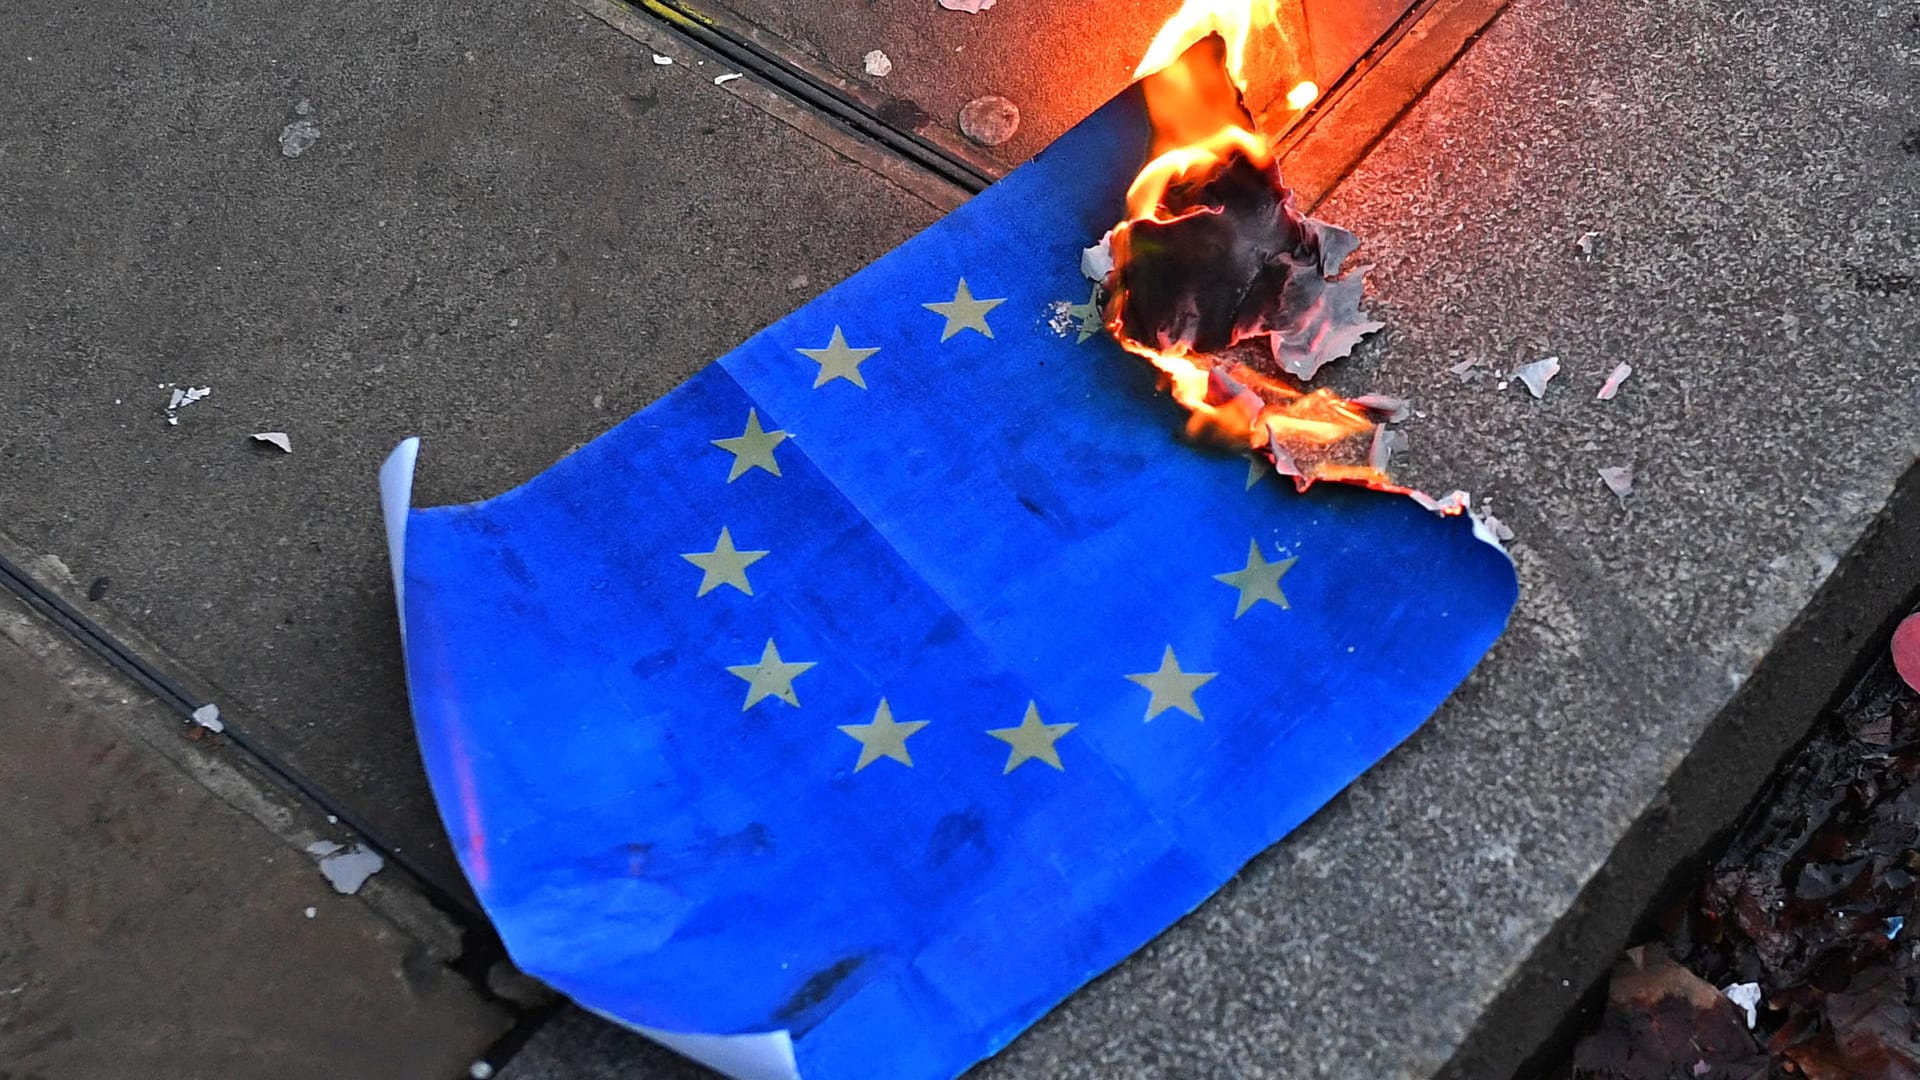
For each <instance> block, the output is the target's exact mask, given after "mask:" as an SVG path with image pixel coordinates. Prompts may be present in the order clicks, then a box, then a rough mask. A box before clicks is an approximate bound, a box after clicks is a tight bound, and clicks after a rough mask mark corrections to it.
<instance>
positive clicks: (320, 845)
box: [307, 840, 387, 896]
mask: <svg viewBox="0 0 1920 1080" xmlns="http://www.w3.org/2000/svg"><path fill="white" fill-rule="evenodd" d="M307 854H309V855H312V856H314V857H316V858H318V859H319V860H320V873H321V874H322V875H324V876H325V877H326V879H327V883H328V884H330V885H332V886H333V891H334V892H337V893H339V894H340V895H342V896H352V895H353V894H354V893H357V892H359V891H360V886H362V885H365V884H366V883H367V879H368V878H370V877H372V876H373V875H375V874H377V873H379V872H380V869H381V867H384V866H386V865H387V860H385V859H383V858H381V857H380V853H379V852H377V851H369V850H367V849H366V848H363V847H361V846H360V845H359V844H355V845H353V846H352V847H350V848H345V849H342V848H341V846H340V845H339V844H336V843H334V842H333V841H331V840H321V841H319V842H317V843H312V844H308V845H307Z"/></svg>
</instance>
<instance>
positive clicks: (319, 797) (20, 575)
mask: <svg viewBox="0 0 1920 1080" xmlns="http://www.w3.org/2000/svg"><path fill="white" fill-rule="evenodd" d="M0 588H4V589H6V590H7V591H8V592H10V593H12V594H13V595H15V596H17V597H19V598H20V600H21V601H22V602H23V603H25V604H26V605H27V606H28V607H29V608H32V609H33V610H34V611H35V612H37V613H38V614H40V615H41V616H42V617H44V618H45V619H46V620H47V621H49V622H51V623H53V624H54V625H55V626H57V627H59V628H60V629H61V630H62V631H64V632H65V633H66V634H68V635H69V636H70V637H72V638H73V639H74V640H76V641H78V642H80V643H81V644H82V645H84V646H86V647H87V649H89V650H90V651H92V652H93V653H94V654H96V655H97V656H99V657H100V658H101V659H102V660H105V661H106V662H107V663H108V664H109V665H111V666H112V667H113V669H114V670H115V671H118V672H119V673H121V674H122V675H125V676H126V677H127V678H129V679H132V680H133V681H134V682H136V683H138V684H140V686H141V687H142V688H144V689H145V690H146V691H147V692H148V693H151V694H152V695H153V696H154V697H156V698H158V699H160V700H161V701H162V702H164V703H165V704H166V705H167V706H168V707H170V708H172V709H173V710H174V711H175V712H177V713H179V714H180V716H181V717H182V719H184V720H188V721H191V719H192V717H193V713H194V711H195V710H196V709H199V708H200V707H201V706H203V705H207V704H209V702H205V701H202V700H200V699H199V698H198V697H197V696H195V695H194V694H192V693H191V692H189V691H188V690H187V689H186V688H185V687H183V686H181V685H180V684H179V683H178V682H176V681H175V680H174V679H173V678H171V677H170V676H168V675H167V674H166V673H165V672H163V671H161V670H160V669H159V668H158V667H156V666H154V665H153V664H152V663H149V662H148V661H147V659H146V658H145V657H143V656H141V655H140V654H139V653H137V652H135V651H134V650H133V649H131V648H128V647H127V645H126V644H124V643H123V642H121V641H120V640H119V639H118V638H115V637H114V636H113V635H112V634H110V633H108V632H107V631H106V630H104V629H103V628H101V627H100V625H99V624H97V623H95V622H94V621H93V620H91V619H89V618H87V617H86V616H85V615H83V614H81V613H80V612H79V611H77V610H75V609H74V607H73V606H72V605H70V604H68V603H67V602H66V601H65V600H63V599H61V598H60V596H59V595H58V594H56V593H54V592H53V591H52V590H51V589H48V588H46V587H45V586H43V585H41V584H40V583H39V582H38V581H36V580H35V579H34V578H33V577H32V576H31V575H29V574H28V573H27V572H26V571H24V570H22V569H21V568H20V567H18V566H15V565H14V564H13V563H12V562H11V561H9V560H8V559H7V558H6V556H4V555H0ZM222 734H223V735H225V736H226V738H227V740H228V741H229V742H231V743H232V744H233V745H234V746H235V747H237V748H239V750H240V751H241V752H242V753H244V754H246V755H247V756H248V757H249V758H251V759H252V760H253V762H254V763H255V764H257V765H258V766H259V767H260V769H261V770H262V771H263V772H265V773H266V774H267V775H268V776H271V777H272V778H273V779H274V780H275V781H276V782H277V783H279V784H280V785H282V786H283V787H285V788H286V789H288V790H290V791H292V792H293V793H294V794H296V795H298V796H300V797H301V798H302V799H305V800H307V801H308V802H310V803H312V804H313V805H315V806H317V807H319V808H320V809H321V810H322V811H324V812H325V813H327V814H328V815H330V816H332V817H334V818H336V819H338V820H339V822H340V824H341V825H343V826H345V827H346V828H347V829H348V830H349V831H351V832H352V833H354V834H355V835H356V836H358V837H359V838H360V839H361V841H362V842H363V843H364V844H365V845H366V846H367V847H369V848H372V849H373V850H375V851H377V852H379V853H380V855H381V857H382V858H384V859H386V860H387V861H388V862H389V863H391V864H392V865H394V866H395V867H397V868H399V869H400V870H401V871H402V872H403V873H405V874H406V875H407V876H408V877H410V878H412V879H413V882H414V884H415V885H416V886H417V887H418V888H419V890H420V891H421V893H423V894H424V895H425V896H426V897H427V899H428V901H429V902H431V903H432V904H433V905H434V906H435V907H437V908H439V909H441V910H442V911H444V912H446V913H447V915H448V916H449V917H451V918H453V919H455V920H456V921H457V922H458V923H459V924H460V925H461V927H462V928H463V929H466V930H475V929H480V930H482V931H484V933H486V934H487V935H489V936H490V935H492V933H493V930H492V926H491V924H489V923H488V922H487V919H486V916H485V915H484V914H483V913H481V911H480V909H479V908H478V907H477V906H475V905H474V903H473V902H472V901H471V900H469V899H468V898H467V897H466V896H465V895H463V894H462V893H461V892H460V891H459V890H458V889H455V888H449V887H448V885H447V884H446V883H445V882H442V881H440V880H439V879H438V878H436V877H435V876H434V875H433V874H432V873H431V872H430V871H428V870H427V868H426V867H425V866H423V865H421V864H420V863H419V862H417V861H416V860H414V858H413V857H412V856H410V855H408V854H406V853H405V852H403V851H399V850H396V849H395V848H394V846H393V845H391V844H388V843H387V842H386V841H385V840H383V839H382V838H381V837H380V835H379V834H378V833H376V832H374V830H373V829H372V827H371V826H369V825H368V823H367V822H366V821H365V820H364V819H363V818H361V817H360V816H359V815H358V814H356V813H354V812H353V811H352V810H351V809H349V808H348V807H347V806H346V805H345V804H343V803H341V802H340V801H339V800H337V799H335V798H334V797H333V796H331V795H329V794H328V793H327V792H326V790H325V789H323V788H321V787H320V786H319V785H318V784H315V783H314V782H313V781H312V780H310V779H308V778H307V777H306V776H305V775H304V774H302V773H301V772H300V771H299V770H298V769H295V768H294V767H293V766H292V765H290V764H288V763H287V762H286V761H284V760H282V759H281V758H280V757H279V756H278V755H277V754H275V753H273V752H272V751H271V750H268V749H267V748H266V747H265V746H264V745H262V744H261V743H260V742H259V741H258V740H256V739H253V738H251V737H250V736H248V735H247V734H246V733H245V732H243V731H241V730H239V729H237V728H235V727H234V726H233V724H232V723H230V722H229V723H227V725H226V728H225V730H224V731H223V732H222Z"/></svg>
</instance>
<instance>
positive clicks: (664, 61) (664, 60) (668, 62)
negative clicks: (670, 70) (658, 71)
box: [653, 53, 673, 67]
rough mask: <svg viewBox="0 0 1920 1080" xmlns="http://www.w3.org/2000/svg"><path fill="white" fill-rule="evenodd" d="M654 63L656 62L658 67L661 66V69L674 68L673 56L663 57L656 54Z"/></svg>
mask: <svg viewBox="0 0 1920 1080" xmlns="http://www.w3.org/2000/svg"><path fill="white" fill-rule="evenodd" d="M653 62H654V63H655V64H657V65H659V66H660V67H672V66H673V57H671V56H661V55H660V54H659V53H654V54H653Z"/></svg>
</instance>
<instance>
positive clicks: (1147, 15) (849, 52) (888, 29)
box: [674, 0, 1414, 175]
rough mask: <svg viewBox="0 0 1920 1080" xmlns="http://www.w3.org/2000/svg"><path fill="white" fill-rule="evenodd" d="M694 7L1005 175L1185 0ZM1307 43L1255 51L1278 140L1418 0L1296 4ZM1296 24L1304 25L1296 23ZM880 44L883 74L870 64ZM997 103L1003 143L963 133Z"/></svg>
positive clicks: (1107, 86) (914, 0)
mask: <svg viewBox="0 0 1920 1080" xmlns="http://www.w3.org/2000/svg"><path fill="white" fill-rule="evenodd" d="M674 6H675V7H677V8H681V9H684V10H689V11H697V12H699V13H700V14H701V15H702V16H703V17H706V18H710V19H713V20H716V21H718V22H719V23H721V24H723V25H726V26H727V27H729V28H730V29H731V30H733V31H734V32H735V33H737V34H739V35H741V36H744V37H747V38H749V39H750V40H752V41H755V42H756V43H759V44H762V45H764V46H765V47H767V48H769V49H771V50H772V51H773V52H774V53H775V54H777V55H780V56H782V57H783V58H785V59H787V60H788V61H789V62H791V63H793V64H795V65H796V66H800V67H803V68H805V69H806V70H808V71H810V72H812V73H814V74H815V75H816V77H818V78H820V79H822V80H823V81H825V82H827V83H829V84H832V85H835V86H839V87H842V88H844V89H845V90H846V91H848V92H849V93H851V94H853V95H854V96H856V97H857V98H858V99H860V100H862V101H864V102H867V103H869V104H870V105H872V106H873V107H874V108H875V109H876V111H877V112H878V114H879V115H880V117H881V118H882V119H883V120H885V121H886V122H888V123H889V124H890V125H892V126H893V127H895V128H896V129H898V130H900V131H903V132H906V133H913V134H919V135H921V136H923V137H926V138H929V139H930V140H931V141H933V142H935V143H936V144H937V145H940V146H942V147H944V148H947V149H948V150H949V151H950V152H952V153H954V154H955V155H957V156H961V157H964V158H966V159H968V160H971V161H974V162H976V163H978V164H979V165H980V166H981V167H982V168H983V169H984V170H985V171H987V172H989V173H990V174H995V175H997V174H998V173H1000V172H1004V171H1005V170H1006V169H1009V168H1012V167H1013V166H1015V165H1018V164H1019V163H1020V162H1022V161H1025V160H1026V159H1027V158H1030V157H1032V156H1033V155H1034V154H1035V153H1037V152H1038V151H1039V150H1040V149H1041V148H1042V147H1044V146H1046V145H1047V144H1048V143H1050V142H1052V141H1053V140H1054V139H1056V138H1058V137H1059V136H1060V134H1061V133H1062V132H1064V131H1066V129H1067V128H1069V127H1072V126H1073V125H1074V124H1075V123H1078V122H1079V121H1080V120H1081V119H1082V118H1083V117H1085V116H1086V115H1087V114H1088V113H1091V112H1092V111H1093V110H1094V109H1096V108H1098V107H1099V106H1100V104H1101V103H1102V102H1104V101H1106V100H1107V99H1108V98H1110V97H1112V96H1113V95H1114V94H1116V93H1118V92H1119V91H1120V90H1122V89H1123V88H1125V86H1126V85H1127V84H1128V83H1129V82H1131V81H1132V77H1133V70H1134V67H1135V66H1136V65H1137V64H1138V63H1139V62H1140V58H1141V57H1142V56H1143V55H1144V54H1145V53H1146V50H1147V45H1148V43H1149V42H1151V41H1152V40H1153V35H1154V33H1155V32H1156V31H1157V30H1158V29H1159V28H1160V26H1161V25H1162V24H1163V23H1165V22H1166V21H1167V19H1168V17H1169V16H1171V15H1172V14H1173V13H1174V12H1175V11H1177V10H1179V8H1180V6H1181V0H1109V2H1107V3H1101V4H1025V3H1012V2H1008V3H1002V4H997V5H994V6H992V7H989V8H987V9H985V10H982V11H979V12H966V11H957V10H949V9H946V8H944V7H942V6H940V5H939V4H937V3H935V2H934V0H820V2H807V3H796V2H793V0H711V2H710V3H684V2H679V0H675V2H674ZM1279 6H1280V7H1281V8H1284V9H1286V10H1287V12H1288V13H1289V14H1288V18H1289V25H1298V26H1300V28H1301V29H1300V30H1299V31H1298V32H1297V37H1298V39H1299V40H1298V41H1297V43H1296V44H1295V45H1288V46H1285V47H1283V46H1282V44H1281V39H1280V38H1279V37H1278V36H1276V35H1273V34H1261V35H1256V36H1255V37H1254V38H1253V40H1252V42H1251V43H1250V44H1249V47H1248V53H1247V57H1248V62H1247V75H1248V80H1249V85H1248V103H1249V104H1250V105H1251V106H1252V107H1253V108H1254V110H1255V112H1256V113H1258V114H1260V115H1261V116H1262V117H1263V130H1265V131H1266V132H1268V133H1269V134H1278V133H1279V132H1280V131H1281V130H1282V129H1284V128H1285V127H1286V126H1287V124H1289V123H1290V122H1291V120H1292V119H1293V118H1295V117H1296V116H1297V111H1296V110H1293V109H1290V108H1289V107H1288V106H1287V104H1286V102H1285V95H1286V93H1287V91H1288V90H1289V89H1291V88H1292V87H1293V85H1294V84H1295V82H1296V81H1298V80H1300V79H1308V80H1313V81H1315V82H1317V83H1318V85H1320V86H1321V87H1327V86H1330V85H1332V84H1333V83H1334V82H1335V81H1336V80H1337V79H1338V78H1339V77H1340V76H1341V74H1342V73H1344V72H1345V71H1346V70H1347V69H1348V68H1349V67H1351V66H1352V65H1353V63H1354V61H1355V60H1357V59H1358V58H1359V57H1360V55H1361V53H1363V52H1364V51H1365V50H1366V49H1367V48H1368V47H1369V46H1370V45H1372V44H1373V43H1374V42H1376V41H1378V40H1379V39H1380V37H1381V35H1382V34H1384V33H1385V32H1386V31H1387V30H1388V29H1389V28H1390V27H1392V26H1393V24H1394V22H1395V21H1396V20H1397V19H1399V18H1400V16H1401V15H1403V14H1405V13H1406V12H1407V10H1408V9H1409V8H1411V7H1412V6H1414V5H1413V2H1412V0H1359V2H1356V0H1308V3H1307V5H1306V8H1305V11H1304V12H1303V11H1301V5H1300V4H1299V3H1296V2H1292V0H1290V2H1288V3H1285V4H1282V5H1279ZM1293 20H1297V24H1296V23H1295V22H1294V21H1293ZM876 49H878V50H880V51H882V52H883V53H885V54H886V57H887V59H888V60H889V61H890V63H889V65H888V66H887V67H886V69H885V73H884V74H881V75H876V74H874V73H873V72H871V71H869V70H868V66H867V64H866V56H867V54H868V53H869V52H871V51H873V50H876ZM988 95H995V96H1000V97H1004V98H1007V99H1008V100H1011V101H1012V102H1013V103H1014V104H1015V105H1016V106H1018V107H1019V109H1020V124H1019V128H1018V130H1017V131H1016V132H1015V134H1014V136H1013V137H1012V138H1011V139H1009V140H1008V141H1007V142H1005V143H1001V144H999V145H997V146H991V147H986V146H978V145H975V144H973V143H970V142H969V141H968V140H967V139H965V138H964V137H962V135H961V133H960V130H959V127H958V118H959V115H960V110H961V107H962V106H964V105H965V104H966V103H967V102H969V101H972V100H974V99H975V98H979V97H985V96H988Z"/></svg>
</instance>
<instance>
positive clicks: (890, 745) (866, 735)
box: [840, 698, 927, 772]
mask: <svg viewBox="0 0 1920 1080" xmlns="http://www.w3.org/2000/svg"><path fill="white" fill-rule="evenodd" d="M926 726H927V722H926V721H925V720H909V721H907V722H906V723H904V724H902V723H897V722H896V721H895V720H894V719H893V710H892V709H891V708H889V707H888V705H887V699H886V698H881V699H880V711H878V712H876V713H874V714H873V723H871V724H841V725H840V730H841V731H844V732H846V733H847V734H848V735H850V736H852V737H853V738H855V739H858V740H860V760H859V762H858V763H856V764H855V765H854V767H853V771H854V772H859V771H860V770H861V769H864V768H866V767H867V766H869V765H871V764H873V763H874V762H876V761H879V760H880V759H881V758H883V757H885V758H892V759H893V760H895V761H897V762H899V763H900V764H902V765H905V766H907V767H908V768H912V767H913V759H912V758H910V757H908V756H907V736H909V735H911V734H913V733H914V732H916V731H919V730H920V729H921V728H923V727H926Z"/></svg>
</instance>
